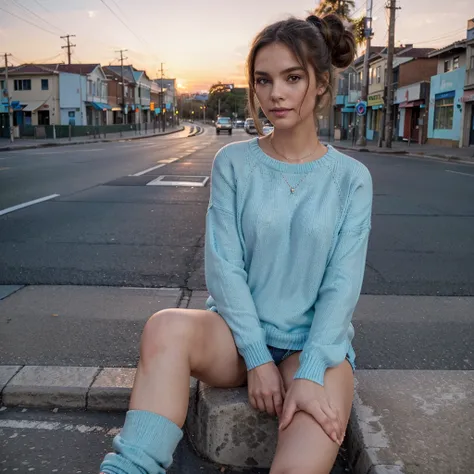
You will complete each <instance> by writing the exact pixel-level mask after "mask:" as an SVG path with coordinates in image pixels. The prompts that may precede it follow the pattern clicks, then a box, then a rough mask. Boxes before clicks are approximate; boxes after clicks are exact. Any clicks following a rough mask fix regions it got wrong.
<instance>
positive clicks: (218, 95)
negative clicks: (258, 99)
mask: <svg viewBox="0 0 474 474" xmlns="http://www.w3.org/2000/svg"><path fill="white" fill-rule="evenodd" d="M219 104H220V105H219ZM246 104H247V93H246V90H245V89H241V88H233V87H232V88H231V87H229V86H228V84H222V83H220V82H218V83H217V84H213V85H212V86H211V87H210V88H209V98H208V100H207V111H208V114H207V116H208V117H209V118H217V115H218V114H219V110H220V115H222V116H225V117H240V118H245V107H246Z"/></svg>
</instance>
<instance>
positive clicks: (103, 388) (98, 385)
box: [0, 365, 405, 474]
mask: <svg viewBox="0 0 474 474" xmlns="http://www.w3.org/2000/svg"><path fill="white" fill-rule="evenodd" d="M135 372H136V369H135V368H130V367H69V366H67V367H65V366H31V365H26V366H21V365H12V366H5V365H3V366H0V405H2V406H7V407H18V406H19V407H28V408H46V409H53V408H60V409H80V410H89V411H108V412H114V411H115V412H124V411H126V410H127V409H128V403H129V399H130V394H131V390H132V386H133V381H134V378H135ZM212 390H214V389H212ZM197 392H198V383H197V381H196V380H195V379H193V378H191V379H190V394H189V408H188V416H187V420H186V424H185V427H184V428H183V429H184V430H186V432H187V433H188V435H189V436H190V440H191V442H192V444H193V445H194V446H195V447H196V446H198V447H200V448H201V449H198V450H199V451H200V452H201V453H202V454H203V455H205V456H206V455H207V454H209V453H210V452H211V451H210V449H209V446H200V445H201V444H203V440H200V438H201V436H200V435H202V430H204V431H206V429H208V428H209V427H207V425H206V426H200V425H202V424H203V423H201V422H200V421H199V420H200V418H203V417H202V416H201V417H200V416H199V413H200V411H202V410H204V411H206V413H207V411H209V410H208V409H209V407H208V406H207V405H203V406H202V407H201V410H199V405H200V400H199V398H198V396H197ZM229 394H230V395H232V393H231V391H229ZM230 395H229V396H230ZM211 397H212V395H211ZM358 400H359V399H358V397H357V394H356V396H355V397H354V404H353V408H352V414H351V419H350V422H349V426H348V429H347V435H346V441H345V445H346V447H347V451H348V454H349V462H350V464H351V466H352V467H353V469H354V471H353V472H354V474H404V473H405V471H404V470H402V468H401V467H400V466H399V465H382V464H380V462H379V461H378V460H377V452H378V449H377V448H376V447H374V443H373V442H372V443H371V440H370V427H371V425H370V421H371V420H369V419H367V414H364V412H363V407H362V406H361V404H360V401H358ZM208 404H209V400H208ZM220 408H221V407H216V410H219V409H220ZM221 412H222V410H221ZM201 415H202V414H201ZM261 416H262V417H263V415H261ZM205 418H206V417H204V419H203V421H204V424H206V423H205ZM198 425H199V426H198ZM204 444H206V443H204ZM207 444H209V443H207ZM257 445H259V443H257ZM249 454H250V453H249ZM232 457H233V456H232ZM248 459H251V458H250V457H249V458H248ZM217 461H218V460H217ZM221 461H222V459H221ZM230 465H232V464H230Z"/></svg>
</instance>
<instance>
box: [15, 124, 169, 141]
mask: <svg viewBox="0 0 474 474" xmlns="http://www.w3.org/2000/svg"><path fill="white" fill-rule="evenodd" d="M159 130H160V124H158V123H157V122H152V123H133V124H120V125H20V126H19V135H20V137H21V138H35V139H38V140H41V139H55V138H63V139H64V138H70V139H73V138H79V137H90V138H100V137H107V135H108V134H118V133H120V134H122V133H128V134H133V133H134V134H136V135H139V134H141V133H148V132H151V131H153V132H158V131H159Z"/></svg>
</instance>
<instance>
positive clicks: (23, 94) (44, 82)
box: [0, 64, 60, 136]
mask: <svg viewBox="0 0 474 474" xmlns="http://www.w3.org/2000/svg"><path fill="white" fill-rule="evenodd" d="M0 81H1V84H0V86H1V89H2V90H5V89H8V93H9V95H10V99H11V107H12V109H13V126H14V127H18V130H19V131H20V130H22V129H24V128H25V127H28V126H32V125H33V126H34V125H59V123H60V113H59V72H58V71H56V70H55V68H54V66H53V67H51V66H50V65H40V64H23V65H21V66H18V67H14V68H9V70H8V87H6V86H7V84H6V83H5V71H4V69H1V70H0ZM0 116H1V118H0V124H1V126H2V128H3V135H4V136H7V134H8V128H9V125H8V120H9V118H8V117H9V116H8V107H7V100H6V97H3V98H2V107H1V109H0ZM16 133H18V132H16Z"/></svg>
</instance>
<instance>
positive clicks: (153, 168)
mask: <svg viewBox="0 0 474 474" xmlns="http://www.w3.org/2000/svg"><path fill="white" fill-rule="evenodd" d="M163 166H165V163H163V164H161V165H157V166H153V167H151V168H148V169H147V170H144V171H140V172H139V173H135V174H129V176H142V175H144V174H146V173H148V172H149V171H153V170H157V169H158V168H162V167H163Z"/></svg>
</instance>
